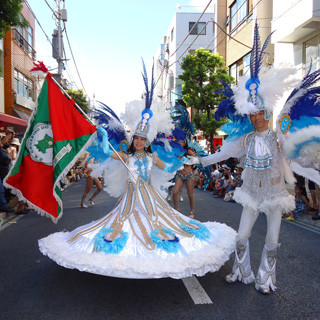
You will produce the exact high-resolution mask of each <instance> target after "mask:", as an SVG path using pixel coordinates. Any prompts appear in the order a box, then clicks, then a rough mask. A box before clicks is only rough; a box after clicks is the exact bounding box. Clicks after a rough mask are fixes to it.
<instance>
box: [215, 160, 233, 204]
mask: <svg viewBox="0 0 320 320" xmlns="http://www.w3.org/2000/svg"><path fill="white" fill-rule="evenodd" d="M222 168H223V171H224V172H223V178H222V179H220V185H219V186H216V189H217V194H216V195H215V196H214V197H215V198H224V196H225V193H226V190H227V189H228V187H229V186H230V181H232V179H233V178H232V175H231V172H230V168H229V167H228V166H227V165H225V164H223V165H222ZM221 180H222V181H223V184H222V183H221Z"/></svg>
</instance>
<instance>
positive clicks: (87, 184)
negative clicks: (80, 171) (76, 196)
mask: <svg viewBox="0 0 320 320" xmlns="http://www.w3.org/2000/svg"><path fill="white" fill-rule="evenodd" d="M92 184H93V180H92V178H91V177H90V176H88V177H87V178H86V188H85V190H84V192H83V195H82V197H81V204H80V207H81V208H86V207H87V206H86V205H85V203H84V201H85V199H86V196H87V194H88V192H89V191H90V190H91V188H92Z"/></svg>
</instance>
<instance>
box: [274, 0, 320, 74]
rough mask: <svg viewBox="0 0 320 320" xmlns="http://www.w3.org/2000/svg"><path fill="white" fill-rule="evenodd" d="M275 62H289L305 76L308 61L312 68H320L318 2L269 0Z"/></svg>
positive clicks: (314, 0)
mask: <svg viewBox="0 0 320 320" xmlns="http://www.w3.org/2000/svg"><path fill="white" fill-rule="evenodd" d="M271 28H272V31H274V34H273V35H272V38H271V41H272V43H274V46H275V62H277V63H289V64H291V65H293V66H295V67H297V69H298V74H299V77H300V78H302V77H303V76H304V75H305V72H306V69H307V70H308V68H309V65H310V62H311V60H312V71H315V70H317V69H319V68H320V1H319V0H300V1H297V0H286V1H276V0H273V19H272V21H271Z"/></svg>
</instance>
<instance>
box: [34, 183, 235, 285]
mask: <svg viewBox="0 0 320 320" xmlns="http://www.w3.org/2000/svg"><path fill="white" fill-rule="evenodd" d="M235 238H236V232H235V231H234V230H233V229H232V228H230V227H228V226H227V225H225V224H221V223H217V222H207V223H203V224H202V223H200V222H198V221H196V220H193V219H188V218H186V217H185V216H183V215H182V214H180V213H179V212H178V211H176V210H174V209H173V208H171V207H170V205H169V204H168V203H167V202H166V201H165V200H164V199H163V198H162V197H161V195H160V194H159V193H158V192H157V191H156V190H155V189H154V188H152V187H151V185H150V184H148V183H146V182H145V181H144V180H143V179H142V178H139V179H138V180H137V182H133V181H132V180H130V179H128V182H127V188H126V193H125V194H124V195H123V196H122V197H121V198H120V200H119V202H118V204H117V205H116V207H115V208H114V209H113V210H112V211H111V212H110V213H109V214H108V215H106V216H105V217H103V218H101V219H99V220H97V221H94V222H91V223H89V224H87V225H84V226H81V227H79V228H77V229H75V230H74V231H72V232H70V233H69V232H58V233H54V234H51V235H49V236H48V237H46V238H43V239H40V240H39V248H40V250H41V252H42V253H43V254H44V255H47V256H48V257H49V258H51V259H52V260H54V261H55V262H56V263H58V264H59V265H61V266H63V267H65V268H70V269H78V270H80V271H86V272H91V273H95V274H99V275H104V276H112V277H120V278H135V279H148V278H164V277H171V278H175V279H180V278H185V277H189V276H192V275H197V276H203V275H204V274H206V273H207V272H215V271H217V270H219V269H220V267H221V266H222V265H223V264H224V263H225V262H226V261H227V260H228V258H229V256H230V254H231V253H232V252H233V250H234V248H235Z"/></svg>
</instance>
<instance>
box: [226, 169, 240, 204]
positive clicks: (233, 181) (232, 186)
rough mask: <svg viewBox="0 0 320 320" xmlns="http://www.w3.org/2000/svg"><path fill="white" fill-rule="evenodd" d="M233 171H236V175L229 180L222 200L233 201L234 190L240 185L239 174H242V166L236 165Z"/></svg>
mask: <svg viewBox="0 0 320 320" xmlns="http://www.w3.org/2000/svg"><path fill="white" fill-rule="evenodd" d="M235 171H236V177H235V178H234V179H231V180H230V185H229V187H228V189H227V192H226V195H225V197H224V201H232V202H234V200H233V193H234V190H235V189H236V188H238V187H241V186H242V183H243V181H242V178H241V174H242V171H243V168H242V167H240V166H237V167H236V170H235Z"/></svg>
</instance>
